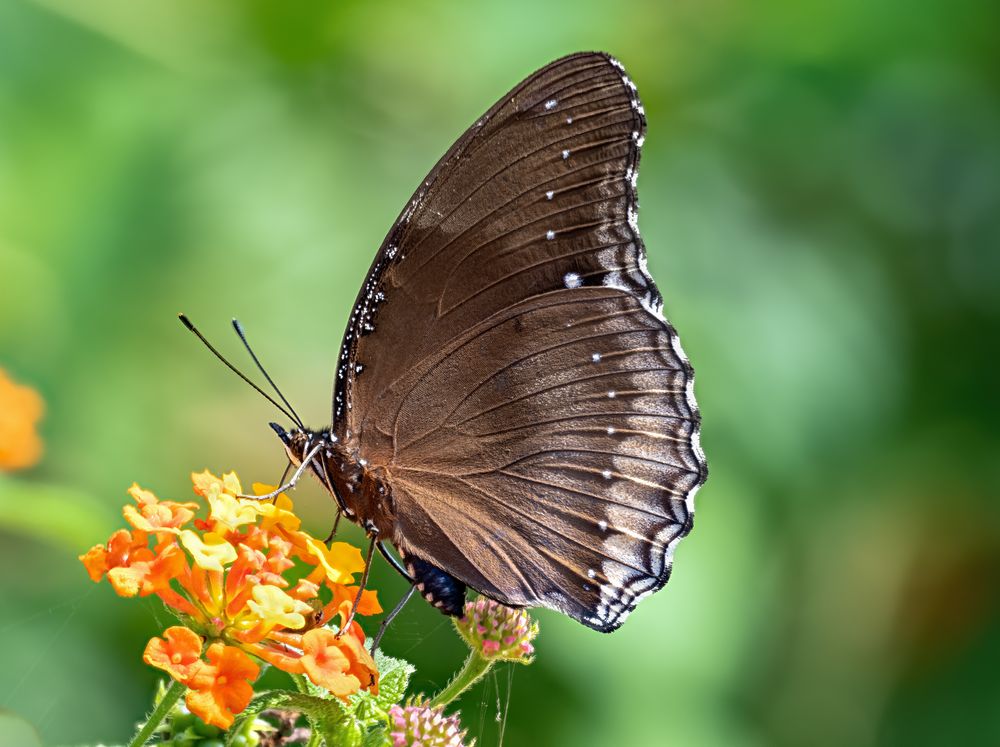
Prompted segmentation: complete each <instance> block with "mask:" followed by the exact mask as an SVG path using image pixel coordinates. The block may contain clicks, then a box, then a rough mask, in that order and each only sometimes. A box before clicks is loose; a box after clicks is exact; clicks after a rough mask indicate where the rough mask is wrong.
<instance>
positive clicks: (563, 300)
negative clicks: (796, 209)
mask: <svg viewBox="0 0 1000 747" xmlns="http://www.w3.org/2000/svg"><path fill="white" fill-rule="evenodd" d="M645 130H646V121H645V115H644V111H643V108H642V105H641V104H640V102H639V98H638V95H637V93H636V89H635V85H634V84H633V83H632V81H631V80H630V79H629V78H628V76H627V75H626V74H625V71H624V69H623V68H622V66H621V64H620V63H619V62H618V61H617V60H615V59H613V58H611V57H610V56H608V55H606V54H601V53H584V54H575V55H572V56H569V57H565V58H563V59H560V60H557V61H555V62H553V63H551V64H549V65H547V66H546V67H544V68H542V69H541V70H539V71H538V72H536V73H534V74H533V75H531V76H530V77H529V78H527V79H526V80H524V81H523V82H522V83H520V84H519V85H518V86H517V87H515V88H514V89H513V90H512V91H511V92H510V93H508V94H507V95H506V96H504V97H503V98H501V99H500V100H499V101H498V102H497V103H496V104H495V105H494V106H493V107H492V108H491V109H490V110H489V111H487V112H486V113H485V114H484V115H483V116H482V117H480V118H479V119H478V120H477V121H476V123H475V124H474V125H473V126H472V127H471V128H470V129H469V130H468V131H467V132H466V133H465V134H464V135H462V137H461V138H459V140H458V142H456V143H455V144H454V145H453V146H452V147H451V149H450V150H449V151H448V152H447V153H446V154H445V155H444V157H443V158H442V159H441V160H440V161H439V162H438V164H437V165H436V166H435V167H434V168H433V170H432V171H431V172H430V174H429V175H428V176H427V178H426V179H425V180H424V182H423V184H422V185H421V186H420V188H419V189H418V190H417V192H416V194H414V196H413V198H412V199H411V200H410V202H409V204H407V206H406V208H405V209H404V210H403V212H402V214H401V215H400V216H399V218H398V219H397V220H396V223H395V224H394V225H393V227H392V229H391V230H390V231H389V234H388V236H387V237H386V239H385V241H384V242H383V243H382V247H381V248H380V249H379V252H378V254H377V256H376V257H375V261H374V263H373V264H372V267H371V269H370V270H369V272H368V276H367V278H366V279H365V282H364V285H363V286H362V288H361V292H360V293H359V295H358V299H357V301H356V303H355V305H354V309H353V311H352V313H351V317H350V320H349V322H348V325H347V331H346V333H345V334H344V340H343V345H342V347H341V352H340V360H339V365H338V368H337V375H336V385H335V391H334V401H333V424H332V425H331V426H330V427H329V428H325V429H323V430H319V431H314V430H309V429H307V428H305V427H304V426H303V425H302V422H301V420H299V419H298V418H297V417H296V416H294V411H292V412H291V413H290V414H289V413H288V412H286V414H288V415H289V417H292V418H293V419H294V420H295V421H296V427H295V428H293V429H292V430H289V431H286V430H285V429H284V428H282V427H281V426H279V425H277V424H274V423H272V424H271V425H272V428H274V430H275V431H276V432H277V433H278V435H279V436H280V437H281V440H282V441H283V443H284V445H285V449H286V451H287V453H288V457H289V459H290V460H291V461H292V463H293V464H295V465H296V466H297V467H298V470H297V471H296V474H295V476H293V478H292V480H291V481H290V483H289V486H290V485H294V483H295V480H297V479H298V476H299V475H300V474H302V472H303V471H305V470H308V471H310V472H312V473H313V474H314V475H315V476H316V477H317V478H318V479H319V480H320V482H321V483H322V484H323V485H324V486H325V487H326V489H327V490H329V492H330V493H331V494H332V495H333V497H334V498H335V499H336V501H337V505H338V507H339V512H341V513H343V514H344V515H346V516H347V517H348V518H349V519H351V520H353V521H355V522H357V523H358V524H360V525H361V526H362V527H364V529H365V530H366V532H367V533H368V535H369V537H370V538H371V545H370V547H369V552H368V559H369V563H370V560H371V556H372V553H373V551H374V549H375V548H376V547H378V549H380V551H382V553H383V554H384V555H385V556H386V558H387V559H389V560H390V562H393V564H394V565H395V566H396V567H397V568H398V569H399V570H400V572H402V573H403V574H404V575H405V576H406V577H407V578H409V579H410V580H411V582H412V583H413V584H414V586H415V588H416V589H418V590H419V591H420V592H421V593H422V594H423V596H424V597H425V598H426V599H427V600H428V601H430V602H431V603H432V604H434V605H435V606H436V607H439V608H440V609H441V610H442V611H444V612H445V613H447V614H450V615H459V614H461V611H462V604H463V602H464V599H465V592H466V587H471V588H472V589H475V590H476V591H478V592H480V593H481V594H484V595H486V596H488V597H491V598H493V599H496V600H497V601H499V602H502V603H503V604H506V605H510V606H515V607H521V606H529V607H548V608H550V609H554V610H558V611H559V612H562V613H565V614H567V615H569V616H570V617H572V618H574V619H576V620H579V621H580V622H582V623H584V624H585V625H587V626H589V627H591V628H594V629H596V630H600V631H604V632H609V631H612V630H615V629H616V628H617V627H619V626H620V625H621V624H622V622H623V621H624V620H625V618H626V616H627V615H628V614H629V613H630V612H631V611H632V610H633V609H634V608H635V606H636V605H637V604H638V602H639V601H640V600H641V599H642V598H643V597H645V596H647V595H649V594H651V593H652V592H654V591H656V590H658V589H660V588H661V587H662V586H663V585H664V584H665V583H666V582H667V579H668V577H669V576H670V570H671V564H672V558H673V553H674V549H675V547H676V545H677V543H678V541H679V540H680V539H681V538H682V537H684V536H685V535H686V534H687V533H688V532H689V531H690V530H691V526H692V522H693V517H694V506H693V497H694V494H695V492H696V491H697V490H698V488H699V487H700V486H701V485H702V484H703V483H704V482H705V478H706V476H707V473H708V471H707V466H706V462H705V456H704V453H703V452H702V449H701V447H700V444H699V425H700V416H699V413H698V408H697V405H696V403H695V399H694V391H693V370H692V368H691V364H690V363H689V362H688V359H687V357H686V356H685V355H684V352H683V350H682V349H681V346H680V342H679V340H678V337H677V333H676V332H675V331H674V328H673V327H672V326H671V325H670V324H669V323H668V322H667V321H666V320H665V319H664V317H663V315H662V313H661V306H662V301H661V296H660V294H659V292H658V291H657V289H656V286H655V284H654V283H653V280H652V278H651V277H650V276H649V273H648V272H647V269H646V256H645V249H644V247H643V243H642V239H641V238H640V236H639V230H638V226H637V223H636V214H637V210H638V201H637V197H636V178H637V175H638V165H639V151H640V148H641V146H642V143H643V138H644V134H645ZM185 321H186V320H185ZM186 323H188V322H186ZM188 324H189V326H190V323H188ZM238 331H239V332H240V333H241V337H242V336H243V335H242V330H241V329H239V328H238ZM203 339H204V338H203ZM251 355H252V352H251ZM255 360H256V358H255ZM258 365H259V364H258ZM265 376H266V373H265ZM268 381H270V378H269V377H268ZM265 396H266V395H265ZM279 396H280V392H279ZM269 399H270V398H269ZM271 401H272V402H274V400H271ZM282 401H284V402H285V404H286V405H287V400H284V397H282ZM274 404H276V405H277V403H276V402H275V403H274ZM278 406H279V408H280V405H278ZM288 409H289V410H291V407H290V406H288ZM283 411H284V410H283ZM287 487H288V486H285V488H287ZM338 519H339V514H338ZM386 542H389V543H391V544H392V545H394V546H395V548H396V550H397V551H398V553H399V555H400V556H401V558H402V563H400V562H399V561H397V560H396V558H395V557H394V556H393V555H392V554H391V553H390V552H389V550H388V549H387V547H386V545H385V543H386ZM365 576H366V578H367V571H366V574H365ZM363 585H364V583H362V586H363ZM411 592H412V589H411ZM406 598H408V596H407V597H406ZM406 598H404V600H403V602H405V599H406ZM401 606H402V602H401V603H400V605H399V607H401ZM399 607H397V611H398V609H399Z"/></svg>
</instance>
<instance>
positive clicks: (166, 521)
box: [122, 483, 198, 532]
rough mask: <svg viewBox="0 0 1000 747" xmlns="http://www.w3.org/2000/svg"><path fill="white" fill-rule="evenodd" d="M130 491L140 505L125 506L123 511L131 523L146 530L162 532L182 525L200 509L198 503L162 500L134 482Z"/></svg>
mask: <svg viewBox="0 0 1000 747" xmlns="http://www.w3.org/2000/svg"><path fill="white" fill-rule="evenodd" d="M128 492H129V495H131V496H132V497H133V498H135V502H136V503H138V504H139V507H138V508H136V507H135V506H125V508H123V509H122V513H123V514H124V515H125V520H126V521H128V523H129V524H131V525H132V526H134V527H135V528H136V529H141V530H142V531H144V532H162V531H169V530H171V529H177V528H178V527H182V526H184V525H185V524H187V523H188V522H189V521H191V519H193V518H194V512H195V511H197V510H198V504H197V503H174V502H173V501H160V500H158V499H157V498H156V496H155V495H153V494H152V493H150V492H149V491H148V490H143V489H142V488H140V487H139V485H138V484H137V483H132V487H131V488H129V489H128Z"/></svg>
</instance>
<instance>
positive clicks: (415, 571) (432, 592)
mask: <svg viewBox="0 0 1000 747" xmlns="http://www.w3.org/2000/svg"><path fill="white" fill-rule="evenodd" d="M406 570H407V572H408V573H409V574H410V576H412V577H413V580H414V582H415V584H416V587H417V591H419V592H420V594H421V596H423V598H424V599H426V600H427V601H428V602H430V603H431V604H432V605H434V606H435V607H437V608H438V609H439V610H441V611H442V612H443V613H445V614H446V615H451V616H452V617H461V616H462V614H463V608H464V606H465V589H466V586H465V584H463V583H462V582H461V581H459V580H458V579H457V578H455V577H454V576H451V575H449V574H447V573H445V572H444V571H442V570H441V569H440V568H438V567H437V566H435V565H432V564H431V563H428V562H427V561H426V560H421V559H420V558H417V557H413V556H410V555H408V556H406Z"/></svg>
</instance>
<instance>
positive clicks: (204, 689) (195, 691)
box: [185, 643, 260, 729]
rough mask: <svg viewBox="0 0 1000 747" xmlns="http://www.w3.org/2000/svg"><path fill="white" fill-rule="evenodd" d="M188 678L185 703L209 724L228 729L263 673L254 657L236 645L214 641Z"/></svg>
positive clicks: (244, 706) (248, 700)
mask: <svg viewBox="0 0 1000 747" xmlns="http://www.w3.org/2000/svg"><path fill="white" fill-rule="evenodd" d="M206 657H207V658H208V663H207V664H206V663H205V662H200V664H199V666H198V667H197V668H196V669H195V671H194V673H193V674H192V675H191V677H190V678H189V679H188V681H187V683H186V684H187V686H188V687H189V688H191V689H190V690H189V691H188V694H187V696H186V697H185V702H186V703H187V706H188V708H190V709H191V711H192V712H193V713H195V714H197V715H198V717H199V718H201V720H202V721H204V722H205V723H207V724H212V725H214V726H218V727H219V728H220V729H228V728H229V727H230V726H231V725H232V723H233V719H234V718H235V714H237V713H239V712H240V711H242V710H243V709H244V708H246V707H247V704H248V703H249V702H250V698H252V697H253V686H252V685H251V684H250V683H251V682H253V681H254V680H256V679H257V676H258V675H259V674H260V667H259V666H257V665H256V664H255V663H254V661H253V659H251V658H250V657H249V656H247V655H246V654H245V653H243V652H242V651H240V649H238V648H236V647H235V646H227V645H225V644H224V643H213V644H212V645H211V646H209V647H208V651H207V652H206Z"/></svg>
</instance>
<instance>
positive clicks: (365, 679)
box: [301, 628, 378, 698]
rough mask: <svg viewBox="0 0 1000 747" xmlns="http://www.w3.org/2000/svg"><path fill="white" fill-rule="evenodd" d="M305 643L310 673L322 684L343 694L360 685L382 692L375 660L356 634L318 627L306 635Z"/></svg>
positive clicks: (351, 691)
mask: <svg viewBox="0 0 1000 747" xmlns="http://www.w3.org/2000/svg"><path fill="white" fill-rule="evenodd" d="M302 647H303V654H302V659H301V661H302V666H303V667H304V668H305V672H306V675H307V676H308V677H309V679H311V680H312V681H313V682H315V683H316V684H317V685H319V686H320V687H325V688H326V689H327V690H329V691H330V692H331V693H333V694H334V695H336V696H338V697H341V698H344V697H347V696H348V695H350V694H351V693H354V692H357V691H358V690H359V689H365V690H367V689H371V691H372V692H373V693H375V694H378V681H377V677H378V672H377V671H376V669H375V662H374V661H373V660H372V658H371V656H370V655H369V654H368V651H366V650H365V647H364V645H363V644H362V643H361V642H360V641H358V639H357V638H355V637H354V636H352V635H343V636H340V637H338V636H337V634H336V633H334V632H333V631H332V630H329V629H328V628H316V629H315V630H310V631H309V632H308V633H306V634H305V635H304V636H302Z"/></svg>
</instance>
